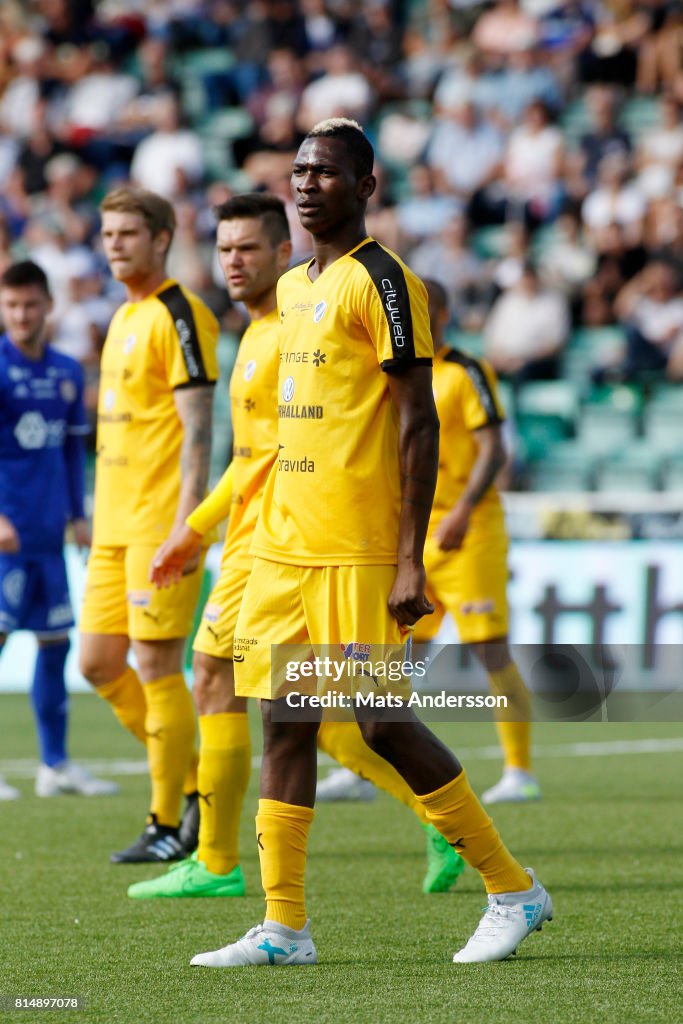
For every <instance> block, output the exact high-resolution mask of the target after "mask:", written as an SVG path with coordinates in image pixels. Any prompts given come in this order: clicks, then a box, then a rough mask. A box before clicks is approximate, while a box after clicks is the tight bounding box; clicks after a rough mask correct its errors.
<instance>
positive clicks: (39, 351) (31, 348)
mask: <svg viewBox="0 0 683 1024" xmlns="http://www.w3.org/2000/svg"><path fill="white" fill-rule="evenodd" d="M7 337H8V338H9V340H10V341H11V342H12V344H13V345H14V347H15V349H16V350H17V352H20V353H21V354H22V356H23V357H24V359H30V361H31V362H32V363H39V362H40V360H41V359H42V358H43V356H44V355H45V346H46V345H47V340H46V338H45V334H44V333H43V334H40V335H39V336H38V337H37V338H31V339H29V341H15V340H14V338H13V337H12V335H11V334H8V335H7Z"/></svg>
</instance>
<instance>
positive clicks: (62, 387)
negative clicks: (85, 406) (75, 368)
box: [59, 378, 76, 402]
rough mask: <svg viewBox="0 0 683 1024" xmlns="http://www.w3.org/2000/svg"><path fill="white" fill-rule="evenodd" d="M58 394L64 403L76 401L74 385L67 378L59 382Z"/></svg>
mask: <svg viewBox="0 0 683 1024" xmlns="http://www.w3.org/2000/svg"><path fill="white" fill-rule="evenodd" d="M59 393H60V395H61V396H62V398H63V399H64V401H65V402H74V401H75V400H76V385H75V384H74V382H73V381H72V380H69V379H68V378H67V379H66V380H60V382H59Z"/></svg>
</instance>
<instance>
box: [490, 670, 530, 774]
mask: <svg viewBox="0 0 683 1024" xmlns="http://www.w3.org/2000/svg"><path fill="white" fill-rule="evenodd" d="M489 683H490V686H491V689H492V690H493V693H494V694H495V695H496V696H505V697H507V698H508V706H507V708H500V709H499V710H498V711H496V731H497V733H498V739H499V741H500V745H501V747H502V748H503V759H504V762H505V767H506V768H521V769H523V771H525V772H528V771H529V769H530V767H531V738H530V737H531V727H530V725H529V722H530V719H531V694H530V693H529V690H528V689H527V686H526V683H525V682H524V680H523V679H522V677H521V675H520V674H519V669H518V668H517V666H516V665H515V664H514V662H512V661H511V662H510V663H509V664H508V665H506V666H505V668H503V669H501V670H500V671H499V672H491V673H490V675H489Z"/></svg>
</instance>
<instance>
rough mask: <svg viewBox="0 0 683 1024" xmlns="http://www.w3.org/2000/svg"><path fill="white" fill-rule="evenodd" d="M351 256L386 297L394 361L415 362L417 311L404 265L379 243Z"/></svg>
mask: <svg viewBox="0 0 683 1024" xmlns="http://www.w3.org/2000/svg"><path fill="white" fill-rule="evenodd" d="M351 255H352V256H353V258H354V260H357V261H358V262H359V263H362V265H363V266H364V267H365V269H366V270H367V272H368V274H369V275H370V279H371V281H372V283H373V284H374V286H375V288H376V289H377V291H378V293H379V297H380V299H381V300H382V306H383V308H384V315H385V316H386V318H387V325H388V327H389V335H390V336H391V349H392V352H393V356H394V360H396V361H401V362H403V361H404V360H408V361H409V362H413V361H414V359H415V338H414V336H413V314H412V312H411V309H410V295H409V294H408V284H407V282H406V276H405V274H404V272H403V267H402V266H401V264H400V263H399V262H398V260H396V259H394V257H393V256H392V255H391V253H388V252H387V250H386V249H383V248H382V246H381V245H379V244H378V243H377V242H367V243H366V244H365V245H363V246H361V248H360V249H358V250H357V251H356V252H354V253H352V254H351ZM392 362H393V361H392Z"/></svg>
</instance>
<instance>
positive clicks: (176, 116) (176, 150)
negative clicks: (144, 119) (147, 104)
mask: <svg viewBox="0 0 683 1024" xmlns="http://www.w3.org/2000/svg"><path fill="white" fill-rule="evenodd" d="M158 116H159V121H158V128H157V130H156V131H155V132H152V134H151V135H148V136H147V138H145V139H143V140H142V142H140V143H139V144H138V145H137V146H136V148H135V153H134V155H133V162H132V163H131V167H130V174H131V178H132V180H133V181H134V182H135V184H136V185H139V186H140V188H145V189H148V190H149V191H150V192H158V193H159V195H162V196H164V197H165V198H166V199H175V198H176V197H177V196H179V195H180V194H181V193H182V192H183V191H185V190H186V189H187V188H188V187H190V188H191V187H192V186H193V185H196V184H198V183H199V182H200V181H201V179H202V176H203V174H204V157H203V153H202V143H201V139H200V138H199V136H198V135H197V133H196V132H195V131H192V129H190V128H183V127H182V126H181V122H180V108H179V106H178V102H177V100H176V99H174V98H173V97H170V96H167V97H166V98H165V99H164V101H163V103H162V104H160V108H159V115H158Z"/></svg>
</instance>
